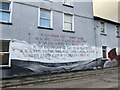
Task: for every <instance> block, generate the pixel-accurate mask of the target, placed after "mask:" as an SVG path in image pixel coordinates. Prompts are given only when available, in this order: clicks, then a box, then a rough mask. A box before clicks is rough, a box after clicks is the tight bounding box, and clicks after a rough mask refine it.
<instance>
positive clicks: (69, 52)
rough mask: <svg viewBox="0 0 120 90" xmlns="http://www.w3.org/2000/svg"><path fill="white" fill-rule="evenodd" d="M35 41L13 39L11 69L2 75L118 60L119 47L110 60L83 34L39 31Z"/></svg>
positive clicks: (71, 68) (84, 67)
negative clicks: (33, 42)
mask: <svg viewBox="0 0 120 90" xmlns="http://www.w3.org/2000/svg"><path fill="white" fill-rule="evenodd" d="M36 40H37V41H36V42H37V43H36V44H29V43H27V42H25V41H19V40H11V42H10V50H9V51H10V59H11V69H10V70H8V71H6V72H7V73H6V72H2V74H4V75H3V76H6V77H7V76H11V74H12V76H14V75H18V76H19V75H24V74H26V75H28V74H31V73H32V74H33V73H34V74H52V73H61V72H71V71H78V70H88V69H96V68H104V67H111V66H115V65H117V64H116V63H117V62H118V61H117V60H119V56H118V55H117V53H116V49H112V50H111V49H109V50H108V51H109V52H108V58H110V59H106V60H102V55H101V47H95V46H91V45H89V44H88V43H87V41H85V39H84V38H83V37H76V36H71V35H58V34H40V36H39V37H37V38H36ZM15 68H19V69H21V72H17V71H16V72H15V70H17V69H15ZM3 71H4V70H3ZM24 71H25V72H24ZM19 73H20V74H19ZM21 73H22V74H21Z"/></svg>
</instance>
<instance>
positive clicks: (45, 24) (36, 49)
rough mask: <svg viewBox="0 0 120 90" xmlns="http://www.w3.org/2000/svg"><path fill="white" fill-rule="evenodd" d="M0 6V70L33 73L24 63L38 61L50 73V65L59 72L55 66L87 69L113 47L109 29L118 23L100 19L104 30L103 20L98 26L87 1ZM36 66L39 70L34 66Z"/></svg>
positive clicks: (114, 39)
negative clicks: (14, 69)
mask: <svg viewBox="0 0 120 90" xmlns="http://www.w3.org/2000/svg"><path fill="white" fill-rule="evenodd" d="M0 4H1V5H2V7H0V14H1V16H2V17H0V26H1V35H0V38H1V44H2V48H1V54H0V55H1V56H0V57H1V58H2V59H1V61H2V62H3V63H1V66H9V67H12V66H13V65H18V66H21V67H26V68H28V69H30V70H36V69H35V68H36V64H34V65H33V64H32V67H31V66H30V65H31V63H27V65H25V63H26V62H32V63H33V62H34V63H36V62H38V63H40V64H42V65H45V66H47V68H46V69H48V68H49V70H51V71H56V69H55V68H56V67H57V70H58V71H60V70H62V69H61V68H60V67H61V66H62V68H63V67H64V69H65V70H70V71H74V70H81V69H89V68H90V69H91V68H95V67H97V66H100V64H101V63H104V61H105V60H108V59H109V58H108V56H107V53H108V52H109V51H110V50H111V49H113V48H117V47H118V38H119V37H118V36H117V37H116V34H117V35H118V34H119V33H118V32H117V33H116V32H115V27H116V30H118V29H119V26H120V24H119V23H115V22H113V23H109V22H106V21H107V20H105V22H106V23H107V24H106V28H108V29H109V30H108V29H107V30H108V31H107V32H106V31H105V30H106V29H104V26H105V25H104V24H105V22H104V19H102V20H103V22H100V24H99V20H101V18H99V19H98V18H95V17H93V3H92V1H90V2H70V0H63V1H61V2H54V1H52V0H43V1H42V2H0ZM100 25H101V26H100ZM116 25H117V26H116ZM99 27H101V31H100V28H99ZM5 48H6V49H5ZM107 48H109V49H108V50H107ZM117 49H118V48H117ZM106 50H107V51H106ZM103 60H104V61H103ZM101 61H103V62H101ZM89 63H91V64H90V65H89ZM51 67H52V69H51ZM53 67H54V70H53ZM71 67H72V69H71ZM33 68H34V69H33ZM38 68H39V70H41V66H40V65H38V66H37V69H38ZM58 68H59V69H58ZM42 70H43V68H42Z"/></svg>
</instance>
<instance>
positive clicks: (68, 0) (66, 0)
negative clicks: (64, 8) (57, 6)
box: [64, 0, 73, 6]
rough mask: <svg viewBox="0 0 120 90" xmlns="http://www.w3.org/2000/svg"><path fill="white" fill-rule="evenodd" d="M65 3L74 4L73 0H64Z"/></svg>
mask: <svg viewBox="0 0 120 90" xmlns="http://www.w3.org/2000/svg"><path fill="white" fill-rule="evenodd" d="M64 4H66V5H70V6H73V1H72V0H64Z"/></svg>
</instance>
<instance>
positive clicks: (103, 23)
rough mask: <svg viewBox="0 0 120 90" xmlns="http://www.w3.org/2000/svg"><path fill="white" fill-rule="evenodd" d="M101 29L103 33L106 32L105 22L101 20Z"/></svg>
mask: <svg viewBox="0 0 120 90" xmlns="http://www.w3.org/2000/svg"><path fill="white" fill-rule="evenodd" d="M100 30H101V33H102V34H106V30H105V22H100Z"/></svg>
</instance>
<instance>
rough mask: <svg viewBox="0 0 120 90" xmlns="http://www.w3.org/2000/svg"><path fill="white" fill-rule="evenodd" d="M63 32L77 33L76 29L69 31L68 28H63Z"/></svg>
mask: <svg viewBox="0 0 120 90" xmlns="http://www.w3.org/2000/svg"><path fill="white" fill-rule="evenodd" d="M63 32H70V33H75V31H68V30H63Z"/></svg>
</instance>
